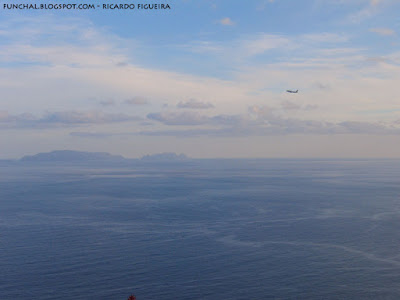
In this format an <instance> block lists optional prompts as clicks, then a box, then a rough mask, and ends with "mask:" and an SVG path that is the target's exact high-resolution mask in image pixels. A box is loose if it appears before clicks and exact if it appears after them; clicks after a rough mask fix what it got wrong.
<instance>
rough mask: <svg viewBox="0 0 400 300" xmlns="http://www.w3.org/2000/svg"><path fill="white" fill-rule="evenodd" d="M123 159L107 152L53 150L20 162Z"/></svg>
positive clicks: (22, 159)
mask: <svg viewBox="0 0 400 300" xmlns="http://www.w3.org/2000/svg"><path fill="white" fill-rule="evenodd" d="M124 159H125V158H124V157H123V156H121V155H111V154H110V153H107V152H84V151H73V150H55V151H51V152H46V153H38V154H35V155H27V156H24V157H22V158H21V161H32V162H46V161H49V162H50V161H54V162H76V161H121V160H124Z"/></svg>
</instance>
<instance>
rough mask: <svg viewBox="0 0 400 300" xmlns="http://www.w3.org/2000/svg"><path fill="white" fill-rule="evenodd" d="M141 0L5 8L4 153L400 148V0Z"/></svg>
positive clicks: (381, 152)
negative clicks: (145, 6)
mask: <svg viewBox="0 0 400 300" xmlns="http://www.w3.org/2000/svg"><path fill="white" fill-rule="evenodd" d="M1 3H2V7H3V4H4V3H12V2H7V1H1ZM29 3H38V4H40V3H50V2H46V1H44V0H41V1H30V2H29ZM51 3H69V2H68V1H58V2H51ZM82 3H96V4H102V3H103V2H101V1H99V0H96V1H91V2H82ZM104 3H111V2H110V1H106V2H104ZM116 3H127V2H124V1H121V2H116ZM130 3H135V4H137V3H169V5H170V6H171V9H170V10H165V11H163V10H157V11H155V10H153V11H150V10H147V11H146V10H134V11H130V10H128V11H117V10H113V11H110V10H100V9H96V10H95V11H83V10H81V11H79V10H70V11H60V10H59V11H17V10H12V11H11V10H5V9H2V11H1V14H2V15H1V19H0V37H1V39H0V50H1V53H2V56H1V57H0V76H1V78H2V81H1V83H0V101H1V102H0V103H1V107H0V138H1V139H2V140H3V141H7V143H6V146H5V147H3V149H2V154H1V156H2V157H3V158H9V157H20V156H22V155H25V154H31V153H36V152H41V151H51V150H54V149H77V150H87V151H108V152H111V153H115V154H123V155H125V156H127V157H138V156H141V155H145V154H148V153H159V152H166V151H173V152H179V153H180V152H185V153H186V154H187V155H189V156H193V157H357V158H358V157H359V158H363V157H398V156H399V152H398V150H397V149H400V147H399V146H400V145H399V143H400V142H399V139H398V135H399V133H400V101H399V99H398V82H400V81H399V79H400V51H399V49H400V40H399V36H398V34H399V33H400V30H399V25H400V19H399V17H398V13H397V12H398V11H399V9H400V1H397V0H346V1H344V0H298V1H294V0H274V1H272V0H260V1H247V2H243V1H232V0H230V1H224V0H221V1H217V0H197V1H194V0H174V1H159V2H157V1H156V2H152V1H142V2H140V1H139V2H135V1H133V2H130ZM286 89H299V93H298V94H288V93H286V92H285V91H286Z"/></svg>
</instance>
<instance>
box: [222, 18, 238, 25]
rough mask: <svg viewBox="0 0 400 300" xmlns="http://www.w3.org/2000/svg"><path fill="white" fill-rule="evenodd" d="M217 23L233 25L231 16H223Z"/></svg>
mask: <svg viewBox="0 0 400 300" xmlns="http://www.w3.org/2000/svg"><path fill="white" fill-rule="evenodd" d="M218 23H219V24H221V25H224V26H233V25H235V22H233V21H232V20H231V18H228V17H227V18H223V19H221V20H219V21H218Z"/></svg>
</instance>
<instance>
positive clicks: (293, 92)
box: [286, 90, 299, 94]
mask: <svg viewBox="0 0 400 300" xmlns="http://www.w3.org/2000/svg"><path fill="white" fill-rule="evenodd" d="M298 91H299V90H295V91H293V90H286V92H288V93H292V94H297V93H298Z"/></svg>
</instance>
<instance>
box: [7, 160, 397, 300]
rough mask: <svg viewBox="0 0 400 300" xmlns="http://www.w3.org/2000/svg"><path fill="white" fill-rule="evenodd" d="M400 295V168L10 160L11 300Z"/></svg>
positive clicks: (385, 163)
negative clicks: (114, 163)
mask: <svg viewBox="0 0 400 300" xmlns="http://www.w3.org/2000/svg"><path fill="white" fill-rule="evenodd" d="M132 293H133V294H135V295H136V296H137V299H138V300H145V299H147V300H163V299H168V300H172V299H218V300H219V299H221V300H224V299H246V300H249V299H400V161H393V160H381V161H361V160H359V161H350V160H348V161H338V160H326V161H323V160H320V161H311V160H201V161H200V160H199V161H194V162H185V163H179V164H172V163H171V164H165V163H164V164H156V163H130V164H129V165H123V164H119V165H114V166H112V165H108V166H107V165H104V166H99V165H89V164H87V165H66V164H58V165H57V164H37V163H36V164H35V163H2V164H1V165H0V299H2V300H9V299H10V300H15V299H17V300H19V299H34V300H35V299H43V300H45V299H52V300H53V299H61V300H63V299H73V300H79V299H96V300H98V299H105V300H108V299H110V300H114V299H115V300H120V299H121V300H126V299H127V298H128V296H129V295H130V294H132Z"/></svg>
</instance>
